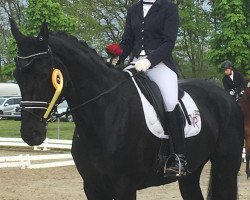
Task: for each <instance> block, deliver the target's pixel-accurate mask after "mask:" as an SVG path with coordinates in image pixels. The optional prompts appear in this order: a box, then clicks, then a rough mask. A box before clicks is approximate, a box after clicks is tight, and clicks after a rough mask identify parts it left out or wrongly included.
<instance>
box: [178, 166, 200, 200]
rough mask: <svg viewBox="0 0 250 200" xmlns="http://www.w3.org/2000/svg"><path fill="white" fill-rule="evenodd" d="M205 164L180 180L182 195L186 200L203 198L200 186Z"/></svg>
mask: <svg viewBox="0 0 250 200" xmlns="http://www.w3.org/2000/svg"><path fill="white" fill-rule="evenodd" d="M203 167H204V165H203V166H201V167H200V168H199V169H197V170H196V171H195V172H193V173H192V174H190V175H189V176H187V177H184V178H182V179H180V180H179V188H180V192H181V196H182V198H183V199H185V200H203V199H204V198H203V196H202V192H201V188H200V175H201V171H202V169H203Z"/></svg>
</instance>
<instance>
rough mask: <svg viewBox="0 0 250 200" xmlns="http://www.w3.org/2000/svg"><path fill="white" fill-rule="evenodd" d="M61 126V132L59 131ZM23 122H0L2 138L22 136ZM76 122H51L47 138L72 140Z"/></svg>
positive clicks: (0, 135)
mask: <svg viewBox="0 0 250 200" xmlns="http://www.w3.org/2000/svg"><path fill="white" fill-rule="evenodd" d="M58 126H59V130H58ZM20 127H21V121H15V120H0V137H15V138H16V137H17V138H19V137H20V136H21V135H20ZM74 128H75V124H74V122H60V123H59V124H58V123H57V122H50V123H49V124H48V126H47V137H48V138H50V139H58V138H59V139H67V140H70V139H72V136H73V132H74ZM58 136H59V137H58Z"/></svg>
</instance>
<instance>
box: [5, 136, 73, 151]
mask: <svg viewBox="0 0 250 200" xmlns="http://www.w3.org/2000/svg"><path fill="white" fill-rule="evenodd" d="M0 146H8V147H11V146H13V147H29V145H27V144H26V143H25V142H24V141H23V140H22V139H21V138H0ZM71 146H72V140H57V139H48V138H46V140H45V141H44V142H43V143H42V144H41V145H39V146H35V147H33V148H34V150H38V149H42V150H48V149H49V148H53V149H71Z"/></svg>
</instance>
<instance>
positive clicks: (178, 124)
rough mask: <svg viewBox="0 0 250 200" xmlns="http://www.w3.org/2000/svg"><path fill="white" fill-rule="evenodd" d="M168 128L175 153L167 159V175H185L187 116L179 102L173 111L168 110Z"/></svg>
mask: <svg viewBox="0 0 250 200" xmlns="http://www.w3.org/2000/svg"><path fill="white" fill-rule="evenodd" d="M166 120H167V129H168V130H169V134H170V136H171V139H172V142H173V150H174V153H173V154H172V155H170V157H169V159H167V161H166V165H165V168H164V175H165V176H184V175H186V174H187V160H186V156H185V153H186V152H185V135H184V125H185V117H184V115H183V112H182V110H181V108H180V105H179V104H177V105H176V107H175V109H174V110H173V111H172V112H166Z"/></svg>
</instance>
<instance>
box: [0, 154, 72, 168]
mask: <svg viewBox="0 0 250 200" xmlns="http://www.w3.org/2000/svg"><path fill="white" fill-rule="evenodd" d="M48 160H54V161H52V162H47V163H38V164H35V163H33V161H48ZM55 160H63V161H55ZM69 165H74V162H73V160H72V156H71V154H50V155H29V154H26V155H22V154H20V155H19V156H8V157H7V156H3V157H0V168H12V167H19V168H21V169H25V168H29V169H38V168H49V167H61V166H69Z"/></svg>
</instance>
